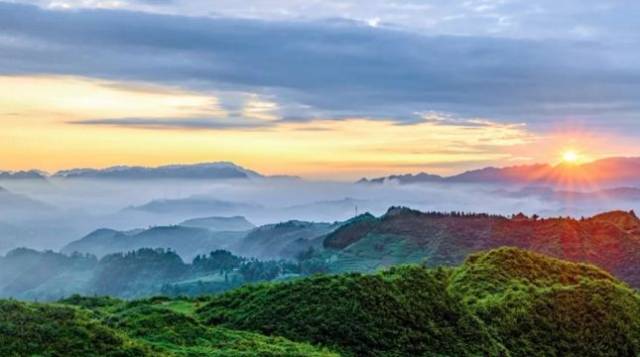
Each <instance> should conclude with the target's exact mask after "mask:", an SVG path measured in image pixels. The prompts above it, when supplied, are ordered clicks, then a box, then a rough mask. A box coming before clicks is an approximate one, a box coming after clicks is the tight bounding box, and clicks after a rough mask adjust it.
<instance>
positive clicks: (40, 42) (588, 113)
mask: <svg viewBox="0 0 640 357" xmlns="http://www.w3.org/2000/svg"><path fill="white" fill-rule="evenodd" d="M613 46H614V45H607V44H603V43H598V42H575V41H569V40H547V41H543V40H525V39H503V38H490V37H456V36H434V37H429V36H422V35H417V34H411V33H408V32H401V31H393V30H389V29H381V28H371V27H367V26H363V25H359V24H356V23H347V22H283V21H280V22H275V21H260V20H239V19H225V18H217V19H212V18H193V17H184V16H168V15H154V14H146V13H136V12H126V11H109V10H79V11H78V10H76V11H51V10H43V9H40V8H37V7H32V6H23V5H15V4H8V3H0V53H1V54H2V56H0V73H4V74H25V73H29V74H30V73H45V74H49V73H51V74H73V75H83V76H90V77H100V78H108V79H117V80H143V81H152V82H159V83H168V84H173V85H179V86H183V87H188V88H192V89H199V90H241V91H248V92H255V93H267V94H269V95H272V96H274V97H275V99H276V100H277V101H278V102H279V103H281V109H282V111H283V113H281V114H282V115H283V116H284V117H288V118H295V117H300V118H309V117H328V116H333V117H347V116H354V115H357V116H372V117H392V118H396V119H397V120H398V121H408V122H410V121H415V118H416V113H418V112H424V111H445V112H451V113H455V114H457V115H460V116H463V117H470V116H481V117H487V118H492V119H495V120H509V121H526V122H528V123H531V124H536V123H541V124H544V123H548V122H553V121H554V120H556V119H558V118H567V117H569V118H572V119H575V120H584V121H586V122H590V123H596V124H603V123H616V124H618V125H619V126H620V127H634V123H635V122H636V116H637V114H638V113H639V112H640V65H635V66H634V65H629V63H630V62H632V61H625V64H624V65H619V64H617V63H616V61H614V60H612V58H614V57H615V56H614V54H617V53H621V52H622V53H621V56H624V57H625V58H638V57H640V56H638V54H637V50H635V49H634V48H637V47H633V46H628V44H627V45H625V47H624V48H619V47H613ZM636 63H640V62H636ZM121 120H124V121H128V122H127V123H125V124H129V125H132V123H130V121H131V120H130V119H121ZM138 122H139V121H138ZM94 124H100V123H98V122H94ZM159 124H162V123H159ZM196 127H197V125H196Z"/></svg>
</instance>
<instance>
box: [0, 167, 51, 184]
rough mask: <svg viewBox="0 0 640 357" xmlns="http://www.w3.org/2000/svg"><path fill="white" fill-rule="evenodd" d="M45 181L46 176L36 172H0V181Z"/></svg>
mask: <svg viewBox="0 0 640 357" xmlns="http://www.w3.org/2000/svg"><path fill="white" fill-rule="evenodd" d="M46 179H47V174H46V173H44V172H42V171H38V170H28V171H0V181H3V180H37V181H43V180H46Z"/></svg>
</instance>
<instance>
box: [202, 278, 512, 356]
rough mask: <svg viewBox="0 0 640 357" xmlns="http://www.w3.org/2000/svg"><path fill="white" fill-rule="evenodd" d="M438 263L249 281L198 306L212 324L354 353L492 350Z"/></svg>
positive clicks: (492, 345)
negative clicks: (436, 267) (431, 266)
mask: <svg viewBox="0 0 640 357" xmlns="http://www.w3.org/2000/svg"><path fill="white" fill-rule="evenodd" d="M447 274H448V273H447V272H446V271H443V270H439V271H435V270H434V271H430V270H427V269H425V268H422V267H419V266H404V267H398V268H394V269H391V270H389V271H386V272H382V273H379V274H374V275H361V274H347V275H338V276H316V277H312V278H308V279H303V280H298V281H294V282H288V283H281V284H263V285H255V286H247V287H243V288H240V289H237V290H235V291H232V292H230V293H227V294H224V295H222V296H218V297H213V298H212V301H211V302H210V303H209V304H207V305H205V306H204V307H202V308H200V309H198V314H199V315H200V316H202V317H203V319H204V320H205V321H207V322H208V323H209V324H211V325H218V324H221V325H223V326H226V327H230V328H235V329H241V330H249V331H260V332H263V333H267V334H273V335H280V336H285V337H288V338H291V339H293V340H296V341H310V342H312V343H318V344H322V345H325V346H329V347H332V348H335V349H337V350H340V351H342V352H344V353H345V354H351V355H357V356H373V355H397V356H400V355H434V354H435V355H458V356H463V355H496V354H497V353H499V351H501V349H502V348H501V346H500V345H499V344H498V343H496V341H495V340H494V339H493V338H492V336H491V335H490V334H489V332H488V330H487V329H486V327H485V326H484V324H483V323H482V322H481V321H480V320H479V319H477V318H476V317H475V316H473V315H472V314H470V313H469V311H468V310H467V308H466V307H465V306H463V305H462V304H461V303H460V302H459V301H458V300H456V299H453V298H452V297H451V296H450V295H449V294H448V293H447V289H446V281H447V279H446V275H447Z"/></svg>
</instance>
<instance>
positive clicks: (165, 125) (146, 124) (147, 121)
mask: <svg viewBox="0 0 640 357" xmlns="http://www.w3.org/2000/svg"><path fill="white" fill-rule="evenodd" d="M68 123H69V124H75V125H90V126H114V127H125V128H126V127H128V128H141V129H194V130H195V129H210V130H227V129H229V130H230V129H235V130H238V129H257V128H266V127H269V126H272V125H270V124H269V123H268V122H265V121H247V120H236V121H231V120H228V119H225V120H220V119H210V118H115V119H86V120H72V121H68Z"/></svg>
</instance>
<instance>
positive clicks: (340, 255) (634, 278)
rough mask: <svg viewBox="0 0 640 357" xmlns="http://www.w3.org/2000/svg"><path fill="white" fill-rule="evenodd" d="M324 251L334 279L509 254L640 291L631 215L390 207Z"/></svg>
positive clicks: (638, 224) (337, 234)
mask: <svg viewBox="0 0 640 357" xmlns="http://www.w3.org/2000/svg"><path fill="white" fill-rule="evenodd" d="M323 245H324V247H325V248H326V249H327V252H325V254H326V255H327V256H330V257H331V259H332V261H333V262H334V263H333V267H334V269H335V271H367V270H374V269H376V268H377V267H379V266H384V265H391V264H396V263H402V262H417V261H423V260H425V259H426V261H427V263H428V264H429V265H430V266H438V265H457V264H460V263H461V262H462V261H463V260H464V258H465V257H466V256H467V255H469V254H471V253H474V252H477V251H481V250H487V249H493V248H498V247H502V246H513V247H520V248H523V249H528V250H532V251H536V252H540V253H543V254H547V255H549V256H552V257H557V258H561V259H565V260H570V261H575V262H588V263H592V264H595V265H597V266H599V267H601V268H603V269H605V270H606V271H608V272H610V273H612V274H613V275H615V276H616V277H618V278H619V279H622V280H624V281H626V282H628V283H629V284H631V285H633V286H640V220H639V219H638V217H637V216H636V215H635V213H633V212H622V211H614V212H609V213H605V214H601V215H597V216H594V217H591V218H587V219H581V220H576V219H572V218H549V219H538V218H537V217H533V218H529V217H526V216H524V215H517V216H514V217H513V218H506V217H502V216H491V215H486V214H468V215H466V214H458V213H453V214H442V213H423V212H419V211H415V210H411V209H407V208H401V207H392V208H391V209H389V211H388V212H387V213H386V214H385V215H383V216H381V217H379V218H376V217H373V216H371V215H362V216H360V217H358V219H354V220H352V221H351V222H348V223H347V224H345V225H343V226H342V227H340V228H338V229H337V230H335V231H334V232H332V233H330V234H329V235H328V236H327V238H326V239H325V240H324V242H323Z"/></svg>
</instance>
